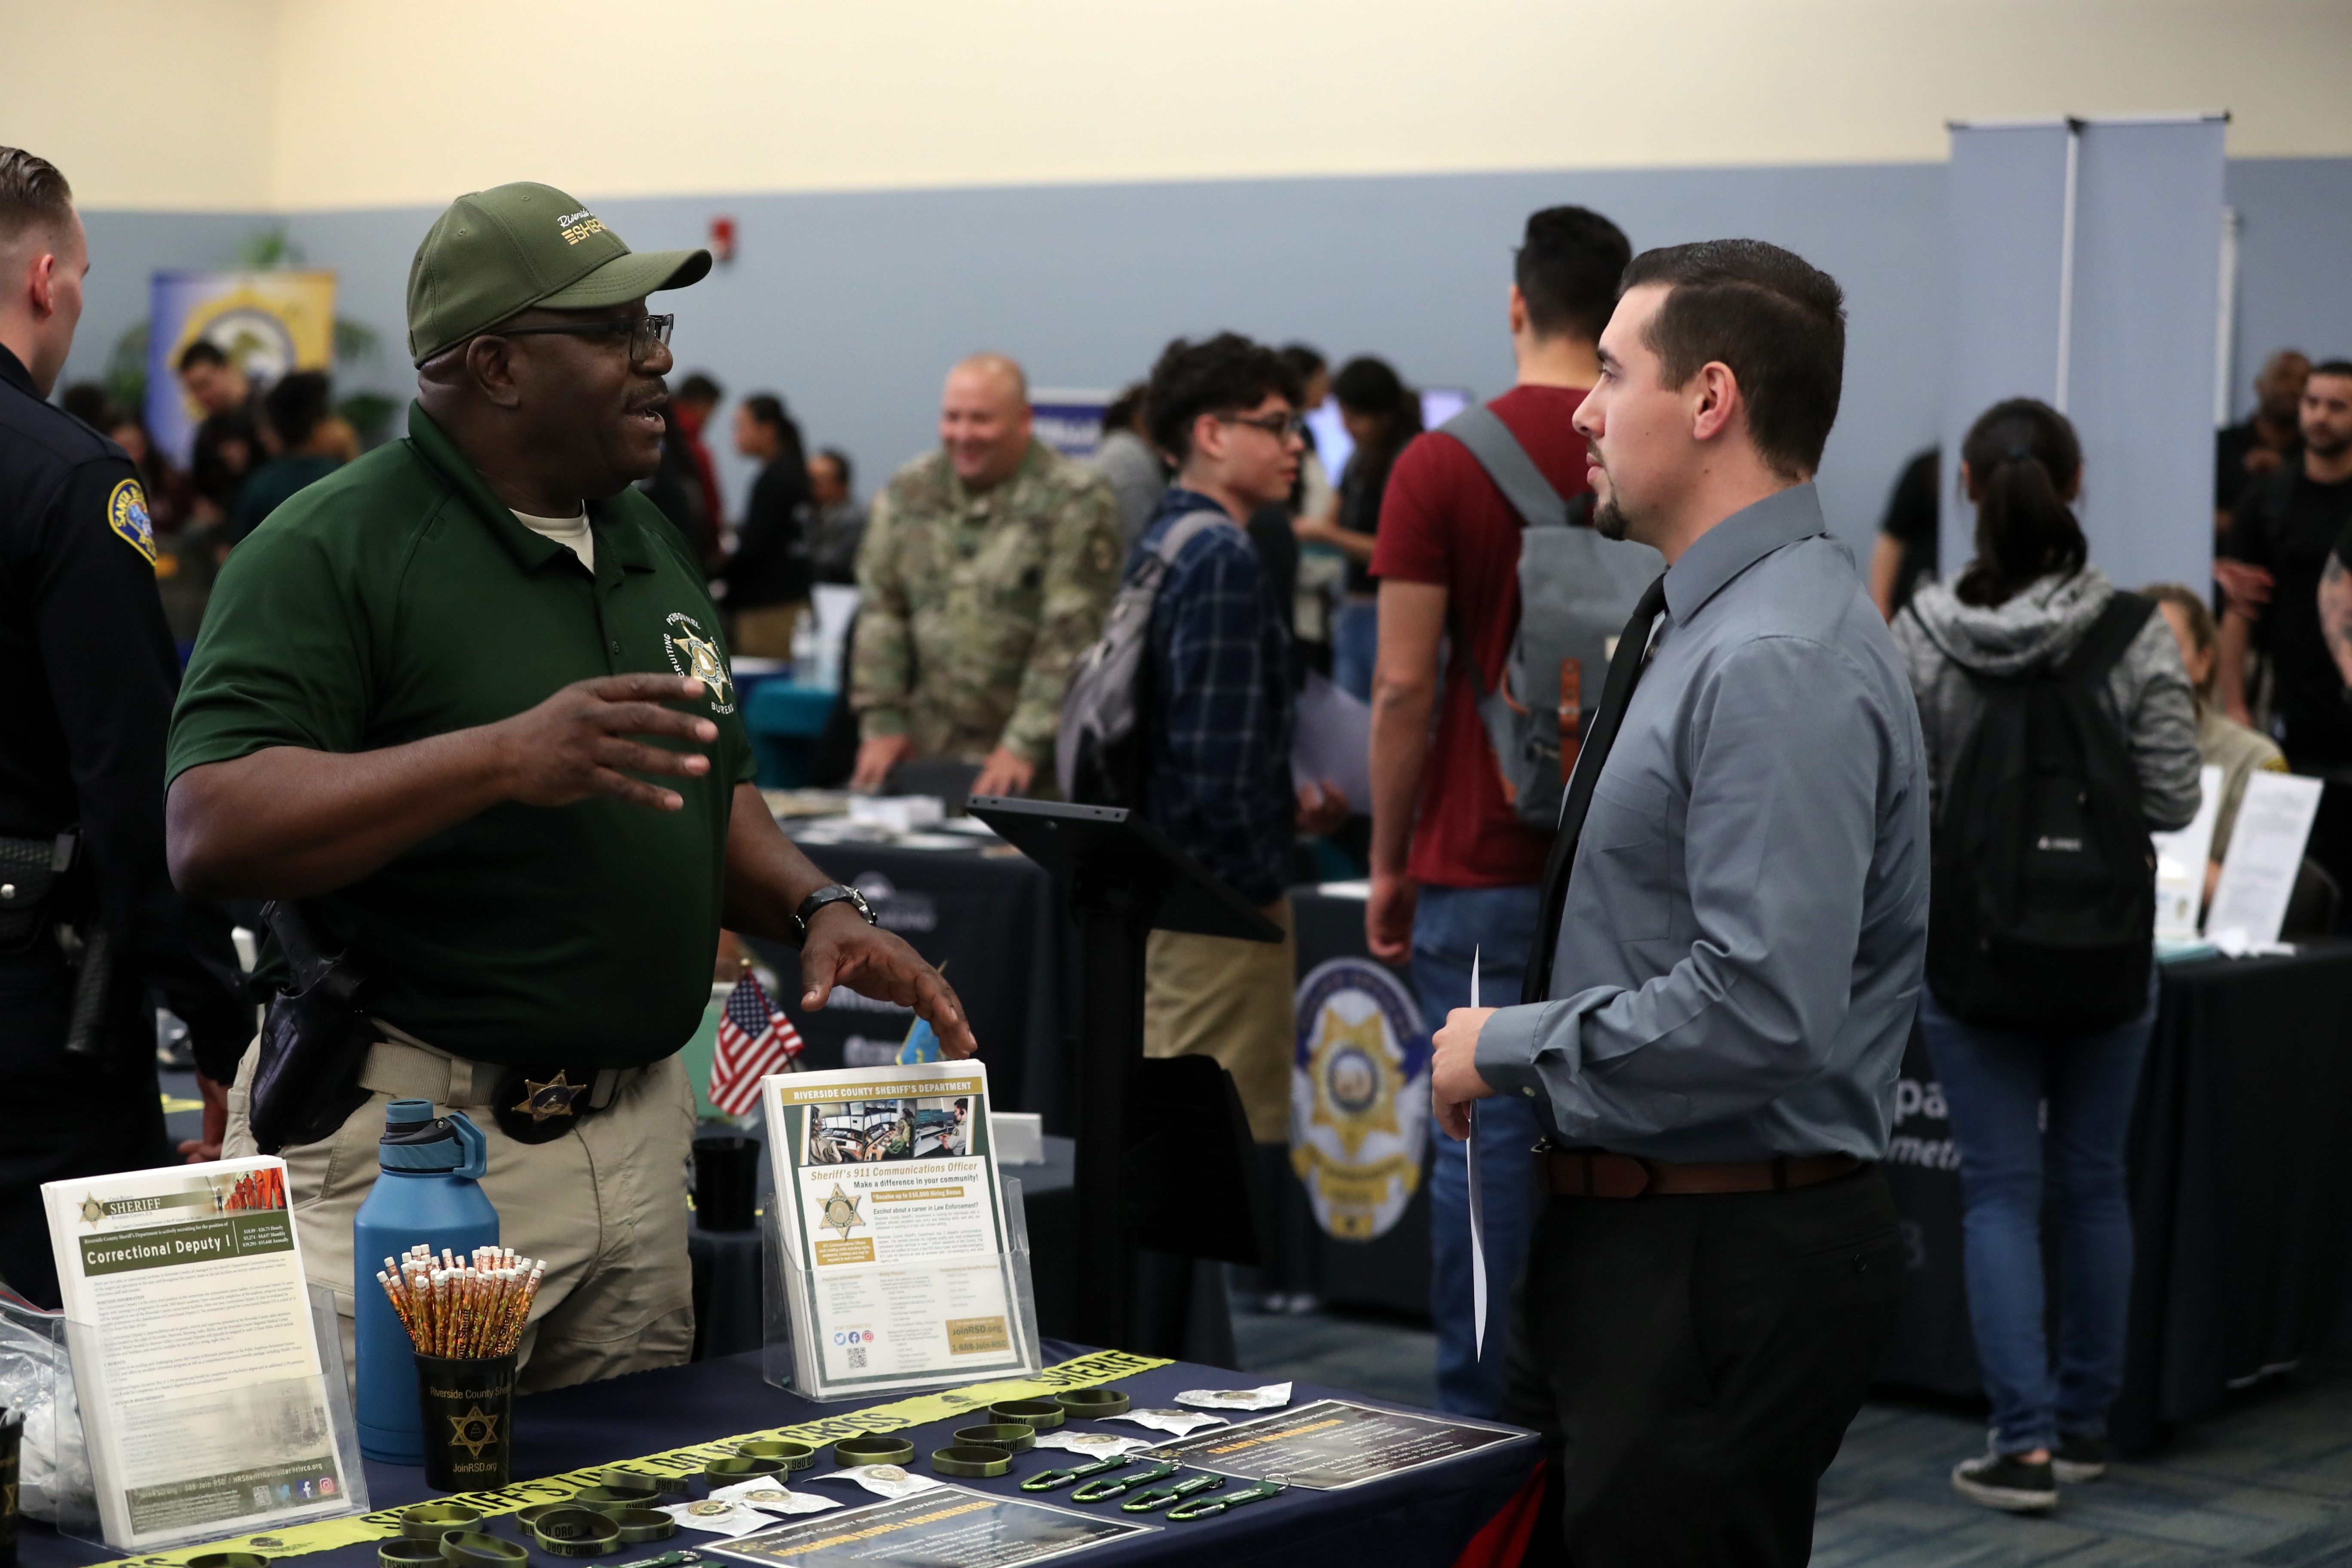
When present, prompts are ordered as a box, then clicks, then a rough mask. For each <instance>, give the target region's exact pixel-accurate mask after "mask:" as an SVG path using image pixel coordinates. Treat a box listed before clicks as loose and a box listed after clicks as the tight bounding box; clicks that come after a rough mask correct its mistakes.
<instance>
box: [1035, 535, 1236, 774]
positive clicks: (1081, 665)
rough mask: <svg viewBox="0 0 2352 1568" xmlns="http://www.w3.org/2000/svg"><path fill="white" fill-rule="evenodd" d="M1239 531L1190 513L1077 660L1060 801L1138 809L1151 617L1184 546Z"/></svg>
mask: <svg viewBox="0 0 2352 1568" xmlns="http://www.w3.org/2000/svg"><path fill="white" fill-rule="evenodd" d="M1219 526H1223V527H1225V528H1235V527H1238V526H1240V525H1239V524H1237V523H1235V522H1234V520H1233V519H1232V518H1230V517H1227V516H1226V515H1225V514H1224V513H1223V512H1222V511H1194V512H1187V513H1185V514H1184V515H1183V516H1182V517H1180V518H1178V519H1177V520H1176V521H1174V522H1172V523H1171V524H1170V525H1169V528H1168V531H1167V533H1165V534H1164V535H1162V536H1161V538H1160V548H1158V549H1157V550H1154V551H1153V552H1151V553H1150V554H1149V555H1147V556H1145V557H1144V558H1143V559H1142V560H1141V561H1139V562H1138V563H1136V567H1135V570H1134V571H1132V572H1130V573H1129V574H1128V577H1127V580H1126V581H1125V582H1123V583H1121V584H1119V585H1118V596H1117V597H1116V598H1114V599H1112V600H1111V602H1110V613H1109V614H1108V615H1107V616H1104V617H1103V634H1102V637H1101V639H1100V640H1099V641H1097V643H1096V644H1095V645H1094V647H1090V648H1088V649H1087V651H1086V652H1084V653H1082V654H1080V655H1079V656H1078V661H1077V663H1076V665H1074V666H1073V667H1072V668H1071V670H1070V684H1069V689H1068V690H1067V691H1066V693H1065V694H1064V696H1063V698H1062V729H1061V732H1060V733H1059V734H1057V735H1056V736H1055V738H1054V780H1055V783H1056V784H1059V785H1060V786H1061V791H1062V798H1063V799H1064V800H1068V801H1076V802H1078V803H1079V804H1081V805H1123V806H1129V807H1135V806H1139V805H1142V804H1143V774H1144V769H1145V757H1144V746H1143V742H1144V736H1143V733H1142V723H1141V718H1142V711H1143V703H1144V682H1145V679H1147V676H1148V673H1149V672H1148V671H1147V669H1146V668H1145V660H1146V658H1148V657H1149V655H1150V648H1151V609H1152V606H1153V605H1156V604H1158V603H1159V602H1160V584H1162V583H1164V582H1166V581H1167V578H1168V574H1169V571H1170V569H1171V568H1172V567H1173V566H1174V565H1175V564H1176V557H1177V556H1178V555H1180V554H1181V553H1182V552H1183V549H1184V546H1186V545H1187V544H1190V543H1192V541H1193V540H1194V539H1195V538H1197V537H1198V536H1199V535H1201V534H1202V533H1203V532H1205V531H1208V530H1209V529H1212V528H1216V527H1219Z"/></svg>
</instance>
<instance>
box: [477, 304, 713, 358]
mask: <svg viewBox="0 0 2352 1568" xmlns="http://www.w3.org/2000/svg"><path fill="white" fill-rule="evenodd" d="M676 324H677V317H676V316H674V315H664V316H621V317H616V318H615V319H614V320H612V321H562V322H556V323H552V324H550V325H547V326H539V327H501V328H499V329H498V330H497V331H491V332H487V333H484V334H483V335H484V336H486V337H495V338H528V337H537V336H555V335H562V336H565V337H581V338H590V337H619V336H622V335H623V334H626V335H627V337H628V340H629V363H630V365H631V366H632V367H635V366H637V365H642V364H644V363H646V361H647V360H649V359H651V358H652V357H653V353H654V345H655V344H656V343H660V344H662V345H663V346H664V347H667V346H668V344H669V333H670V328H671V327H673V326H675V325H676Z"/></svg>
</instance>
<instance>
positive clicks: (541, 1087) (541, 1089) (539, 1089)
mask: <svg viewBox="0 0 2352 1568" xmlns="http://www.w3.org/2000/svg"><path fill="white" fill-rule="evenodd" d="M522 1089H523V1095H522V1102H521V1103H520V1104H519V1105H517V1106H516V1107H515V1109H516V1110H520V1111H523V1112H526V1113H528V1114H529V1115H530V1120H531V1123H532V1125H534V1126H536V1125H537V1124H538V1123H540V1122H541V1121H546V1120H547V1119H548V1118H550V1117H551V1116H569V1115H571V1114H572V1101H573V1100H577V1099H579V1098H580V1097H581V1095H583V1093H585V1092H586V1091H587V1089H588V1086H587V1085H586V1084H584V1083H571V1082H568V1081H566V1080H565V1079H564V1076H563V1074H562V1072H558V1073H557V1074H556V1075H555V1077H554V1078H553V1079H551V1080H550V1081H549V1082H546V1083H538V1082H534V1081H533V1080H532V1079H530V1078H525V1079H523V1080H522Z"/></svg>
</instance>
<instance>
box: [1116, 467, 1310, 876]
mask: <svg viewBox="0 0 2352 1568" xmlns="http://www.w3.org/2000/svg"><path fill="white" fill-rule="evenodd" d="M1220 510H1223V509H1222V508H1221V507H1219V506H1218V505H1217V503H1216V502H1214V501H1213V500H1210V499H1209V498H1208V497H1206V496H1204V495H1202V494H1200V493H1199V492H1197V491H1194V490H1188V489H1182V488H1181V487H1176V486H1171V487H1170V489H1168V491H1167V493H1166V494H1164V495H1163V496H1161V497H1160V507H1159V510H1157V511H1155V512H1153V513H1152V517H1151V521H1150V523H1149V524H1147V525H1146V526H1145V528H1144V531H1143V533H1142V535H1141V536H1140V537H1139V539H1138V540H1137V541H1136V544H1135V552H1134V554H1133V555H1132V556H1130V557H1129V570H1130V571H1131V570H1133V567H1134V564H1135V563H1136V562H1138V561H1140V560H1141V559H1142V558H1143V557H1144V556H1145V555H1147V554H1149V553H1150V552H1151V551H1153V550H1154V549H1157V548H1158V546H1159V544H1160V539H1161V538H1162V537H1163V536H1164V535H1165V534H1166V533H1167V531H1168V530H1169V527H1170V526H1171V524H1172V523H1173V522H1174V521H1176V519H1178V518H1180V517H1182V516H1184V515H1185V514H1186V513H1188V512H1196V511H1220ZM1150 670H1151V699H1150V703H1151V705H1150V710H1149V714H1150V717H1149V720H1148V721H1149V723H1150V728H1151V752H1150V757H1151V761H1150V772H1149V774H1148V776H1147V778H1146V780H1145V784H1144V815H1145V816H1147V817H1148V818H1149V819H1150V822H1151V824H1152V826H1155V827H1157V828H1159V829H1160V831H1161V832H1162V833H1165V834H1166V835H1168V837H1170V838H1171V839H1172V840H1174V841H1175V843H1176V844H1177V845H1178V846H1179V847H1181V848H1182V849H1184V850H1185V851H1187V852H1188V853H1190V854H1191V855H1192V857H1193V858H1196V859H1198V860H1199V861H1200V862H1201V863H1202V865H1204V866H1206V867H1207V868H1209V869H1210V870H1212V871H1213V872H1215V873H1216V874H1217V875H1218V876H1219V877H1222V878H1223V879H1225V880H1226V881H1227V882H1230V883H1231V884H1233V886H1234V889H1235V890H1237V891H1238V892H1240V894H1241V895H1242V896H1243V897H1244V898H1245V899H1247V900H1249V901H1250V902H1251V903H1253V904H1260V905H1263V904H1270V903H1272V902H1274V900H1276V899H1278V898H1280V897H1281V896H1282V890H1283V888H1284V887H1285V885H1286V883H1287V882H1288V880H1289V876H1288V872H1289V869H1290V851H1291V846H1292V844H1293V842H1294V840H1295V836H1296V830H1297V801H1296V796H1295V794H1294V792H1293V790H1292V787H1291V782H1290V725H1291V718H1292V698H1291V691H1290V638H1289V635H1288V633H1286V631H1285V630H1284V629H1283V616H1282V614H1281V611H1280V608H1279V606H1277V605H1276V604H1275V600H1274V586H1273V583H1272V580H1271V579H1270V578H1269V577H1268V576H1267V575H1266V574H1265V570H1264V569H1263V568H1262V567H1261V566H1260V565H1259V564H1258V559H1257V552H1256V551H1255V550H1254V549H1252V548H1251V546H1250V542H1249V536H1248V535H1247V534H1246V533H1244V532H1243V531H1242V530H1241V528H1240V527H1239V526H1238V525H1236V526H1234V527H1232V528H1212V529H1210V530H1208V531H1205V532H1203V533H1201V534H1199V535H1197V536H1195V537H1194V538H1193V539H1192V542H1189V543H1188V544H1186V545H1185V546H1184V550H1183V552H1182V553H1181V554H1180V555H1178V556H1177V557H1176V563H1175V565H1174V567H1173V568H1172V569H1171V571H1170V572H1169V574H1168V576H1167V578H1166V580H1165V581H1164V582H1163V583H1162V584H1160V597H1159V601H1158V602H1157V603H1156V604H1155V605H1153V606H1152V611H1151V664H1150Z"/></svg>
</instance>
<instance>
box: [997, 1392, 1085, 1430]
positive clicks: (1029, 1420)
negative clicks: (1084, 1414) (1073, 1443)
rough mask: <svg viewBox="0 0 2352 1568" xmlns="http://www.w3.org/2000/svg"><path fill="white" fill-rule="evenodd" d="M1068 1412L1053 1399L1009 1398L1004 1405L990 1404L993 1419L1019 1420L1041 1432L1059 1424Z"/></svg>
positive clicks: (1021, 1423)
mask: <svg viewBox="0 0 2352 1568" xmlns="http://www.w3.org/2000/svg"><path fill="white" fill-rule="evenodd" d="M1067 1414H1068V1412H1067V1411H1066V1410H1064V1409H1063V1408H1062V1406H1061V1405H1060V1404H1059V1403H1058V1402H1056V1401H1055V1400H1051V1399H1008V1400H1006V1401H1005V1402H1004V1403H1003V1404H1002V1405H991V1406H989V1411H988V1415H989V1418H990V1419H991V1420H993V1421H1013V1422H1017V1423H1019V1424H1020V1425H1022V1426H1031V1427H1034V1428H1035V1429H1036V1430H1038V1431H1040V1432H1047V1431H1051V1430H1052V1429H1053V1428H1055V1427H1056V1426H1060V1425H1061V1424H1062V1419H1063V1417H1064V1416H1065V1415H1067Z"/></svg>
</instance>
